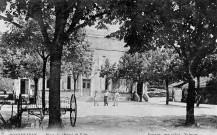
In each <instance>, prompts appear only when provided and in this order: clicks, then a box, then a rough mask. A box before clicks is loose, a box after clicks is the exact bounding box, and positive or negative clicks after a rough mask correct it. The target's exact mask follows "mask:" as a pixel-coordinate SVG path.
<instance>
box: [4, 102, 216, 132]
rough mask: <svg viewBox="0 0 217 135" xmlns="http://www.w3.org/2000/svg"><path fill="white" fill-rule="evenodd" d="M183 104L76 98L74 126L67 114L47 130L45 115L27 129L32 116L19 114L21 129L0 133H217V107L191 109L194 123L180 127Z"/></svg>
mask: <svg viewBox="0 0 217 135" xmlns="http://www.w3.org/2000/svg"><path fill="white" fill-rule="evenodd" d="M185 106H186V105H185V104H184V103H174V102H172V103H170V105H165V102H164V101H163V100H162V99H152V100H150V102H142V103H141V102H121V103H119V106H113V103H111V102H110V103H109V106H103V103H102V102H100V104H99V106H93V102H83V101H78V117H77V122H76V125H75V127H71V126H70V120H69V113H68V112H67V113H66V114H65V115H62V120H63V124H64V128H63V129H62V130H58V131H55V130H52V131H49V130H47V125H48V116H46V117H45V119H44V120H43V121H42V127H41V128H39V129H36V128H31V123H34V118H35V117H34V116H30V117H29V119H28V115H27V113H24V114H23V122H22V123H23V127H24V128H23V129H20V130H18V129H13V130H2V131H1V135H5V134H10V135H15V134H17V135H18V134H19V135H21V134H22V135H24V134H25V135H27V134H31V135H33V134H34V135H35V134H37V135H40V134H45V135H95V134H99V135H122V134H123V135H134V134H136V135H137V134H139V135H140V134H141V135H212V134H213V135H214V134H217V115H216V114H217V106H216V105H200V107H199V108H195V119H196V122H197V124H196V125H195V126H192V127H186V126H184V122H185V115H186V107H185ZM9 110H10V107H9V106H7V107H5V108H4V107H3V108H2V110H1V113H2V114H3V115H4V117H7V116H9V114H10V113H9V112H10V111H9Z"/></svg>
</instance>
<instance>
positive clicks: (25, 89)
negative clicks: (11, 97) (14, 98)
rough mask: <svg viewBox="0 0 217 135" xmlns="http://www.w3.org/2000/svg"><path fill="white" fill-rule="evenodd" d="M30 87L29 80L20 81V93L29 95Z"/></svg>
mask: <svg viewBox="0 0 217 135" xmlns="http://www.w3.org/2000/svg"><path fill="white" fill-rule="evenodd" d="M28 86H29V80H28V79H20V92H21V94H28Z"/></svg>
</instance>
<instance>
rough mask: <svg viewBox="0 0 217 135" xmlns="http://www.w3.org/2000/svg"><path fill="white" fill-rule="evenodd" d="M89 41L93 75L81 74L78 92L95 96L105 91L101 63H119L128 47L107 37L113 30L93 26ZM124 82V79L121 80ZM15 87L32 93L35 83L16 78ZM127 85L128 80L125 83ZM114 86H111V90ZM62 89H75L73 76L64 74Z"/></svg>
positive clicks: (40, 86) (26, 92)
mask: <svg viewBox="0 0 217 135" xmlns="http://www.w3.org/2000/svg"><path fill="white" fill-rule="evenodd" d="M86 31H87V41H88V42H89V43H91V45H90V48H91V49H92V50H93V51H94V54H93V57H94V65H93V71H92V75H91V76H89V77H88V78H87V77H83V76H82V75H80V76H79V79H78V80H77V82H76V83H77V84H76V87H77V88H76V93H77V94H80V95H87V96H93V95H94V92H95V91H98V92H101V93H103V92H104V91H105V78H101V77H99V73H100V68H101V65H103V64H104V62H105V60H106V59H109V61H110V63H111V64H113V63H115V62H116V63H118V61H119V59H120V57H121V56H122V55H123V53H124V52H126V51H127V50H128V48H124V45H125V43H124V42H123V41H118V40H117V39H107V38H105V36H106V35H108V34H109V33H110V31H111V30H96V29H95V28H93V27H88V28H87V29H86ZM120 82H122V83H123V80H122V81H120ZM14 84H15V89H16V91H17V93H19V92H21V93H22V94H30V95H31V93H32V92H31V89H34V83H33V81H31V80H30V79H18V80H15V83H14ZM48 84H49V80H46V83H45V88H46V90H49V85H48ZM123 84H124V85H125V86H126V81H125V83H123ZM111 89H112V86H111V85H110V86H109V90H111ZM38 90H42V79H39V84H38ZM60 90H61V91H70V90H71V91H73V90H74V82H73V78H72V77H71V76H62V78H61V80H60Z"/></svg>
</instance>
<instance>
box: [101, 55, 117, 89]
mask: <svg viewBox="0 0 217 135" xmlns="http://www.w3.org/2000/svg"><path fill="white" fill-rule="evenodd" d="M99 76H100V77H105V82H106V83H105V89H107V88H108V85H109V81H110V80H112V82H116V81H117V80H118V77H117V65H116V63H114V64H111V63H110V62H109V59H106V60H105V63H104V65H102V66H101V69H100V75H99Z"/></svg>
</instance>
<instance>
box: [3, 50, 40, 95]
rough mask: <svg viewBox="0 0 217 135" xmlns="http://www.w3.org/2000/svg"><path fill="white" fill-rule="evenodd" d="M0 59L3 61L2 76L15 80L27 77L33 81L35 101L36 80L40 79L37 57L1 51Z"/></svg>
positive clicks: (14, 51)
mask: <svg viewBox="0 0 217 135" xmlns="http://www.w3.org/2000/svg"><path fill="white" fill-rule="evenodd" d="M1 58H2V59H3V76H4V77H8V78H12V79H17V78H22V77H28V78H31V79H33V80H34V83H35V92H34V98H35V99H36V96H37V91H38V79H39V78H40V77H42V72H41V70H42V64H43V63H42V61H40V59H39V57H38V56H37V55H30V54H28V53H26V52H25V51H22V50H21V49H19V50H17V49H16V50H10V49H8V48H5V49H3V48H2V49H1Z"/></svg>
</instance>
